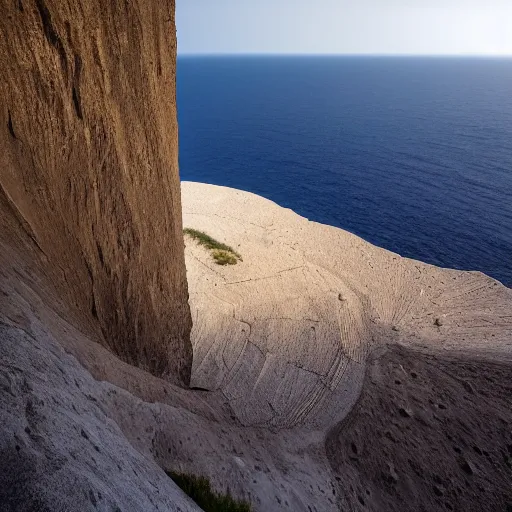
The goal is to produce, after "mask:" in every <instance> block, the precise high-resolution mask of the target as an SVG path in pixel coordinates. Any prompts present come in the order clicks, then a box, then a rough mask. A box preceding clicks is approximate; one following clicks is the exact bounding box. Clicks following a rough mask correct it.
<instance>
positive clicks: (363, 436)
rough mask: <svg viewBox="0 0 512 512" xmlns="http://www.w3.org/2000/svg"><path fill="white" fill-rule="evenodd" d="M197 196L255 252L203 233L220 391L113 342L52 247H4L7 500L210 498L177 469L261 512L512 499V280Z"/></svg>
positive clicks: (195, 220) (163, 507)
mask: <svg viewBox="0 0 512 512" xmlns="http://www.w3.org/2000/svg"><path fill="white" fill-rule="evenodd" d="M183 204H184V219H185V221H186V224H187V226H188V227H192V228H196V229H202V230H205V231H207V233H209V234H210V235H211V236H213V237H214V238H216V239H217V240H219V241H221V242H225V243H227V244H229V245H231V246H232V247H233V248H235V249H236V250H237V251H238V252H240V254H241V255H242V257H243V261H242V262H239V263H238V264H237V265H234V266H226V267H221V266H219V265H216V264H215V263H214V262H213V260H212V257H211V254H210V253H209V252H208V251H207V250H205V249H204V248H203V247H200V246H198V245H197V244H196V243H195V242H194V241H192V240H190V242H189V241H187V247H186V263H187V271H188V276H189V287H190V291H191V293H190V304H191V308H192V311H193V318H194V328H193V330H192V340H193V343H194V350H195V359H194V366H193V373H192V381H191V382H192V385H193V386H196V387H197V388H203V389H197V390H193V389H183V388H182V387H179V386H176V385H174V384H172V383H170V382H168V381H166V380H163V379H160V378H157V377H154V376H152V375H150V374H149V373H147V372H144V371H142V370H141V369H139V368H135V367H134V366H130V365H128V364H126V363H124V362H123V361H121V360H120V359H119V358H117V357H116V356H115V355H114V354H112V353H111V352H110V351H108V350H107V349H106V348H104V347H102V346H101V345H99V344H98V343H95V342H94V340H93V339H92V337H91V335H90V334H88V332H84V331H83V330H82V331H81V330H80V329H78V328H76V326H75V319H74V318H73V317H72V315H71V313H72V311H73V310H71V309H69V310H66V305H65V304H63V303H62V300H61V298H60V296H59V295H58V293H57V292H56V291H55V287H54V286H50V285H49V283H48V280H47V279H45V274H44V273H42V272H43V270H44V268H45V267H44V265H43V263H40V265H39V267H38V268H35V267H34V265H35V264H34V263H33V261H34V258H35V259H36V263H37V258H38V257H39V256H38V255H40V251H39V252H38V251H36V250H34V249H33V248H31V247H32V246H30V245H29V244H28V242H27V243H26V245H24V246H23V247H26V255H25V254H24V253H23V252H22V251H18V252H15V249H17V248H18V246H19V245H20V244H21V243H22V242H21V241H20V240H19V239H16V238H14V239H13V241H12V243H11V245H5V244H4V245H2V246H1V249H2V253H1V254H2V256H3V259H4V261H6V262H7V261H11V259H13V258H14V256H16V258H18V259H17V260H16V262H12V263H11V266H10V267H6V266H4V265H3V264H2V266H1V267H0V279H1V280H0V283H1V284H2V287H1V288H0V305H1V307H0V510H1V511H2V512H4V511H6V512H22V511H27V512H28V511H30V512H32V511H34V510H38V511H45V512H46V511H52V512H68V511H70V510H79V511H89V510H90V511H95V510H102V511H109V512H110V511H113V510H121V511H123V512H125V511H136V512H139V511H140V512H150V511H151V512H153V511H155V512H156V511H176V512H178V511H180V510H181V511H182V512H189V511H190V512H192V511H196V510H198V508H197V507H196V506H195V505H194V504H193V503H191V502H190V500H188V499H187V497H186V496H184V494H183V493H182V492H181V491H180V490H179V489H178V488H177V487H176V486H175V485H174V483H173V482H172V481H171V480H170V479H169V478H168V477H167V476H166V475H165V472H164V470H172V471H179V472H186V473H193V474H197V475H205V476H207V477H209V478H210V480H211V482H212V485H213V486H214V488H215V489H216V490H218V491H226V490H227V489H228V488H229V490H230V492H231V493H232V494H233V495H235V496H237V497H241V498H242V497H243V498H245V499H247V500H249V501H250V502H251V504H252V507H253V510H254V511H255V512H292V511H293V512H339V511H340V510H354V511H359V510H360V511H363V510H365V511H366V510H370V511H374V512H396V511H411V512H416V511H418V510H471V511H474V512H495V511H496V510H506V507H507V506H509V505H510V504H511V503H512V489H511V488H510V485H509V482H510V477H511V475H512V437H511V436H512V433H511V432H510V428H509V426H510V424H511V422H512V390H511V384H510V382H511V375H512V317H511V316H510V311H512V290H510V289H508V288H505V287H504V286H502V285H500V284H499V283H498V282H496V281H494V280H492V279H490V278H488V277H487V276H484V275H482V274H479V273H472V272H459V271H452V270H448V269H439V268H437V267H433V266H431V265H425V264H423V263H421V262H418V261H413V260H408V259H405V258H401V257H400V256H398V255H397V254H393V253H390V252H388V251H385V250H384V249H379V248H377V247H374V246H372V245H371V244H369V243H367V242H365V241H364V240H361V239H360V238H358V237H356V236H354V235H351V234H350V233H346V232H344V231H342V230H340V229H335V228H332V227H329V226H323V225H320V224H316V223H313V222H309V221H308V220H307V219H304V218H302V217H300V216H298V215H296V214H295V213H293V212H292V211H290V210H286V209H284V208H280V207H279V206H277V205H276V204H274V203H272V202H270V201H267V200H265V199H263V198H261V197H258V196H255V195H253V194H248V193H247V192H241V191H237V190H232V189H226V188H223V187H213V186H209V185H202V184H193V183H185V184H183ZM9 218H10V217H9ZM4 225H5V226H7V227H9V226H10V227H9V229H10V230H11V232H12V233H14V234H15V233H16V232H19V231H20V224H18V226H17V227H16V226H14V225H12V223H11V224H7V223H5V222H4V224H3V225H2V231H0V232H1V233H2V234H3V233H4V231H3V226H4ZM23 233H24V232H22V234H23ZM31 243H33V242H31ZM20 246H21V245H20ZM20 254H21V256H23V258H22V259H20V258H21V257H20V256H19V255H20ZM11 256H12V257H11ZM29 256H30V260H29ZM437 318H440V319H442V320H443V325H441V326H439V325H437V324H436V322H435V320H436V319H437ZM312 327H315V329H314V331H315V335H313V329H312ZM205 389H208V390H209V391H206V390H205Z"/></svg>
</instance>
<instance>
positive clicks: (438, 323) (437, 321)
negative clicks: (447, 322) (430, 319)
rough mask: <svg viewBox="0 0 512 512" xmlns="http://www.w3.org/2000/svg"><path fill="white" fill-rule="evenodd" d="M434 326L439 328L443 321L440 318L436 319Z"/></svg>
mask: <svg viewBox="0 0 512 512" xmlns="http://www.w3.org/2000/svg"><path fill="white" fill-rule="evenodd" d="M434 325H437V327H441V326H442V325H443V321H442V319H441V318H436V319H435V320H434Z"/></svg>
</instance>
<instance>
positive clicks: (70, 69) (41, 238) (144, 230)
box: [0, 0, 192, 384]
mask: <svg viewBox="0 0 512 512" xmlns="http://www.w3.org/2000/svg"><path fill="white" fill-rule="evenodd" d="M0 65H1V68H0V219H1V221H0V222H1V226H0V227H1V232H0V249H1V251H0V263H1V268H2V271H3V279H4V280H6V279H8V277H9V276H14V275H17V276H18V277H17V278H16V281H18V283H17V284H16V286H17V287H18V288H20V287H23V286H24V287H25V291H24V293H27V289H30V288H32V289H33V288H34V281H33V279H36V280H37V282H38V283H39V284H41V281H45V282H46V283H47V287H46V288H45V289H47V290H50V289H51V290H53V291H52V293H47V294H46V295H45V296H44V297H41V298H42V299H43V300H45V301H49V302H51V303H52V308H53V309H54V310H55V311H59V312H60V313H61V314H65V315H66V317H67V318H68V319H72V320H73V324H74V325H75V326H76V327H79V328H80V329H81V330H82V331H84V332H86V333H87V334H88V336H89V337H90V338H91V339H95V340H97V341H100V342H101V343H103V344H105V345H106V346H108V347H109V348H110V349H111V350H112V351H113V352H115V353H116V354H117V355H118V356H119V357H121V358H122V359H123V360H124V361H126V362H128V363H130V364H133V365H136V366H139V367H140V368H143V369H145V370H148V371H150V372H151V373H153V374H155V375H159V376H164V377H166V378H167V379H170V380H172V381H174V382H179V383H185V384H186V383H188V381H189V378H190V367H191V360H192V350H191V346H190V341H189V331H190V326H191V322H190V313H189V308H188V303H187V297H188V295H187V283H186V273H185V263H184V255H183V236H182V224H181V214H180V212H181V202H180V189H179V176H178V147H177V121H176V99H175V72H176V32H175V22H174V1H171V0H155V1H151V2H148V1H146V0H133V1H130V2H111V1H109V0H16V1H14V0H1V7H0ZM34 276H37V278H35V277H34ZM0 277H2V276H0ZM0 284H2V283H0ZM3 284H5V283H3ZM4 300H5V299H4ZM6 308H7V305H6V306H5V308H4V311H5V310H6Z"/></svg>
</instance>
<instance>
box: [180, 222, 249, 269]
mask: <svg viewBox="0 0 512 512" xmlns="http://www.w3.org/2000/svg"><path fill="white" fill-rule="evenodd" d="M183 233H185V235H188V236H189V237H190V238H192V239H194V240H195V241H196V242H197V243H198V244H199V245H202V246H204V247H206V249H208V250H209V251H211V254H212V258H213V259H214V260H215V263H217V265H236V264H237V263H238V262H239V261H242V256H240V254H238V253H237V252H236V251H235V250H234V249H233V248H232V247H230V246H229V245H226V244H223V243H221V242H218V241H217V240H215V239H214V238H212V237H211V236H210V235H207V234H206V233H203V232H202V231H197V230H196V229H191V228H185V229H184V230H183Z"/></svg>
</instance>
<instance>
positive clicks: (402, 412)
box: [398, 407, 412, 418]
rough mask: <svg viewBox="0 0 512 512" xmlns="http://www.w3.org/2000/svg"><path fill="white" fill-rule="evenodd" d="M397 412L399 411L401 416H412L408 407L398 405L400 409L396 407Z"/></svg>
mask: <svg viewBox="0 0 512 512" xmlns="http://www.w3.org/2000/svg"><path fill="white" fill-rule="evenodd" d="M398 412H399V413H400V416H402V418H410V417H411V416H412V411H411V410H410V409H405V408H404V407H400V409H398Z"/></svg>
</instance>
